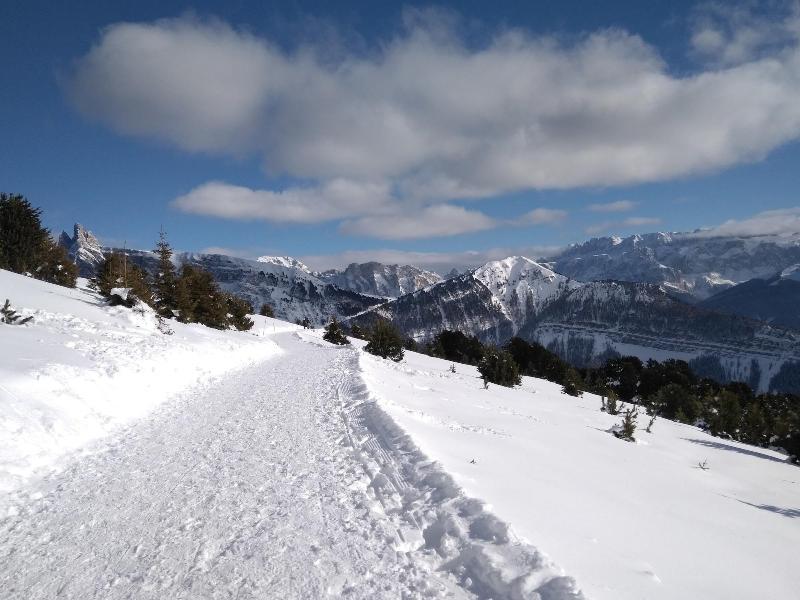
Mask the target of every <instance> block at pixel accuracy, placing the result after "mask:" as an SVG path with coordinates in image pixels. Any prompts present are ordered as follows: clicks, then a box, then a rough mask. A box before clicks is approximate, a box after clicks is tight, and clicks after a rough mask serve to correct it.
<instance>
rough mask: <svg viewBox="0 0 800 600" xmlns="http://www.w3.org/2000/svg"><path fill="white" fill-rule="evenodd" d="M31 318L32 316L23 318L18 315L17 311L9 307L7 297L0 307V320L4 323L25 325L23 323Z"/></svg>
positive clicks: (9, 303)
mask: <svg viewBox="0 0 800 600" xmlns="http://www.w3.org/2000/svg"><path fill="white" fill-rule="evenodd" d="M20 319H22V320H20ZM32 320H33V317H32V316H31V317H25V318H23V317H22V315H18V314H17V311H15V310H14V309H13V308H11V302H9V300H8V298H6V303H5V304H4V305H3V308H0V321H2V322H3V323H5V324H6V325H25V323H29V322H30V321H32Z"/></svg>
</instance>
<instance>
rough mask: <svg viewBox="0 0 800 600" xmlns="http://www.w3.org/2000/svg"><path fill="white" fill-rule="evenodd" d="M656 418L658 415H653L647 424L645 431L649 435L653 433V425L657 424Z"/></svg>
mask: <svg viewBox="0 0 800 600" xmlns="http://www.w3.org/2000/svg"><path fill="white" fill-rule="evenodd" d="M656 416H657V415H656V413H653V414H652V415H651V416H650V422H649V423H648V424H647V428H646V429H645V431H646V432H647V433H653V431H652V429H653V423H655V422H656Z"/></svg>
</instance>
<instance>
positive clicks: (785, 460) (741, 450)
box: [682, 438, 788, 463]
mask: <svg viewBox="0 0 800 600" xmlns="http://www.w3.org/2000/svg"><path fill="white" fill-rule="evenodd" d="M682 439H684V440H686V441H687V442H691V443H693V444H699V445H700V446H705V447H706V448H716V449H717V450H728V451H729V452H738V453H739V454H746V455H748V456H754V457H756V458H765V459H767V460H771V461H774V462H779V463H788V458H777V457H775V456H771V455H770V454H766V453H764V452H758V451H757V450H749V449H747V448H740V447H739V446H733V445H731V444H724V443H723V442H712V441H711V440H698V439H694V438H682Z"/></svg>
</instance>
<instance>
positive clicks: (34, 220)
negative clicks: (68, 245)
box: [0, 193, 78, 287]
mask: <svg viewBox="0 0 800 600" xmlns="http://www.w3.org/2000/svg"><path fill="white" fill-rule="evenodd" d="M41 216H42V211H41V210H40V209H38V208H34V207H33V206H31V204H30V202H28V201H27V200H26V199H25V197H24V196H21V195H19V194H5V193H0V268H2V269H8V270H9V271H14V272H15V273H30V274H31V275H33V277H35V278H36V279H41V280H43V281H48V282H50V283H55V284H57V285H63V286H66V287H75V280H76V278H77V276H78V269H77V267H76V266H75V265H74V263H73V262H72V261H71V260H70V259H69V257H68V256H67V254H66V252H65V251H64V249H63V248H61V247H59V246H58V245H57V244H56V243H55V242H54V241H53V239H52V238H51V237H50V232H49V231H48V230H47V229H45V228H44V227H42V219H41Z"/></svg>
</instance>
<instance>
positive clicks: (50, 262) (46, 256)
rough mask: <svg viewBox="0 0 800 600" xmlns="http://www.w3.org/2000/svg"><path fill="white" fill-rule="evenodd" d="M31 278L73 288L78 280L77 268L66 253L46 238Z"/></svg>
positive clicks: (50, 239) (49, 238)
mask: <svg viewBox="0 0 800 600" xmlns="http://www.w3.org/2000/svg"><path fill="white" fill-rule="evenodd" d="M33 276H34V277H36V279H41V280H42V281H48V282H50V283H55V284H56V285H62V286H64V287H71V288H74V287H75V283H76V281H77V279H78V266H77V265H76V264H75V263H74V262H72V260H70V258H69V256H68V255H67V251H66V250H64V248H62V247H61V246H59V245H58V244H56V243H55V242H54V241H53V239H52V238H51V237H50V236H48V237H47V239H46V240H45V241H44V244H43V246H42V248H41V250H40V259H39V265H38V266H37V267H36V270H35V272H34V273H33Z"/></svg>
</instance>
